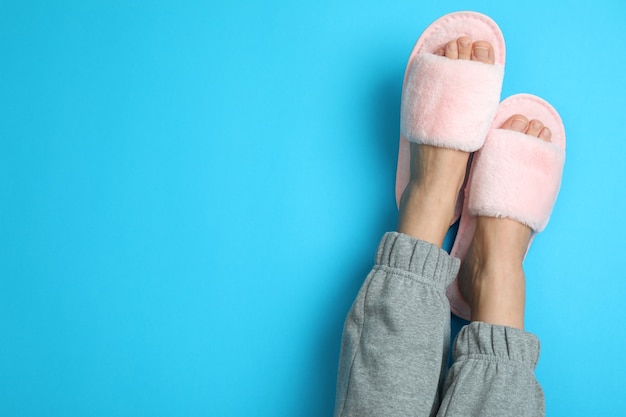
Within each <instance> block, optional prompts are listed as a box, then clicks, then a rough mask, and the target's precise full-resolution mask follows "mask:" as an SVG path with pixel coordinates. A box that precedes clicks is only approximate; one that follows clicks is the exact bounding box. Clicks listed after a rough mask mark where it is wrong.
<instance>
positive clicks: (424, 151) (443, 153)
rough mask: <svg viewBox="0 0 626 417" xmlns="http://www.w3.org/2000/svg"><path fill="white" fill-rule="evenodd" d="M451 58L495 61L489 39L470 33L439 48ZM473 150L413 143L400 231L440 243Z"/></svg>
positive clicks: (444, 234) (401, 204) (491, 62)
mask: <svg viewBox="0 0 626 417" xmlns="http://www.w3.org/2000/svg"><path fill="white" fill-rule="evenodd" d="M435 54H436V55H440V56H445V57H446V58H449V59H469V60H473V61H479V62H483V63H485V64H493V63H494V61H495V57H494V52H493V47H492V46H491V44H490V43H489V42H486V41H476V42H472V40H471V39H470V38H468V37H466V36H463V37H460V38H458V39H457V40H452V41H450V42H448V43H447V44H446V45H444V46H443V47H442V48H441V49H439V50H437V51H436V52H435ZM468 158H469V153H467V152H462V151H457V150H453V149H445V148H438V147H434V146H430V145H418V144H415V143H411V179H410V181H409V184H408V185H407V187H406V189H405V190H404V192H403V193H402V198H401V199H400V219H399V223H398V231H399V232H401V233H405V234H408V235H411V236H413V237H415V238H417V239H420V240H424V241H426V242H430V243H433V244H435V245H437V246H439V247H441V245H442V244H443V239H444V238H445V236H446V232H447V231H448V228H449V227H450V223H451V222H452V219H453V217H454V208H455V206H456V199H457V196H458V193H459V190H460V189H461V186H462V185H463V180H464V178H465V170H466V168H467V160H468Z"/></svg>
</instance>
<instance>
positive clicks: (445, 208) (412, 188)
mask: <svg viewBox="0 0 626 417" xmlns="http://www.w3.org/2000/svg"><path fill="white" fill-rule="evenodd" d="M451 194H452V193H446V192H443V191H442V190H441V189H437V188H436V187H434V186H433V185H432V184H427V183H418V181H413V180H412V181H411V182H409V184H408V186H407V187H406V189H405V190H404V192H403V193H402V198H401V199H400V216H399V221H398V231H399V232H400V233H404V234H407V235H410V236H413V237H415V238H416V239H420V240H423V241H426V242H430V243H432V244H434V245H436V246H438V247H441V246H442V244H443V240H444V238H445V235H446V233H447V231H448V228H449V227H450V223H451V222H452V219H453V217H454V207H455V205H456V198H457V194H454V195H451Z"/></svg>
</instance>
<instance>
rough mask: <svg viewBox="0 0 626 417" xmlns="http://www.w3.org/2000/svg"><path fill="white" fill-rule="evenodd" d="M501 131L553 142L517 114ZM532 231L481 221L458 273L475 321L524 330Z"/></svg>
mask: <svg viewBox="0 0 626 417" xmlns="http://www.w3.org/2000/svg"><path fill="white" fill-rule="evenodd" d="M502 129H511V130H516V131H518V132H522V133H526V134H527V135H531V136H536V137H538V138H541V139H543V140H545V141H550V139H551V137H552V133H551V132H550V129H548V128H547V127H544V125H543V123H541V122H540V121H539V120H530V121H529V120H528V119H527V118H526V117H524V116H522V115H519V114H516V115H513V116H511V117H510V118H509V119H507V121H506V122H504V124H503V125H502ZM530 237H531V230H530V228H528V227H526V226H525V225H523V224H521V223H518V222H516V221H515V220H512V219H507V218H494V217H478V218H477V220H476V232H475V234H474V238H473V240H472V244H471V245H470V248H469V250H468V252H467V255H466V258H465V261H464V262H463V264H462V265H461V271H460V273H459V288H460V290H461V293H462V294H463V297H464V298H465V299H466V300H467V301H468V303H469V305H470V308H471V311H472V317H471V319H472V321H482V322H486V323H490V324H499V325H503V326H510V327H517V328H519V329H523V328H524V305H525V302H526V280H525V276H524V270H523V268H522V262H523V261H524V257H525V256H526V250H527V249H528V242H529V240H530Z"/></svg>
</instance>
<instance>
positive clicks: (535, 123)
mask: <svg viewBox="0 0 626 417" xmlns="http://www.w3.org/2000/svg"><path fill="white" fill-rule="evenodd" d="M530 124H531V125H532V126H533V128H534V129H541V128H542V127H543V125H542V124H541V123H539V122H538V121H537V120H533V121H532V122H530Z"/></svg>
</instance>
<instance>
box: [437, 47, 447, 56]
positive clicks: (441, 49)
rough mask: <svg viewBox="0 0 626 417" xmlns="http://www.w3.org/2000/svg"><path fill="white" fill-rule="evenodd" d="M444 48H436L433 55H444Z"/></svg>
mask: <svg viewBox="0 0 626 417" xmlns="http://www.w3.org/2000/svg"><path fill="white" fill-rule="evenodd" d="M445 52H446V50H445V49H443V48H440V49H437V50H436V51H435V52H434V54H435V55H439V56H444V55H445Z"/></svg>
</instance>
